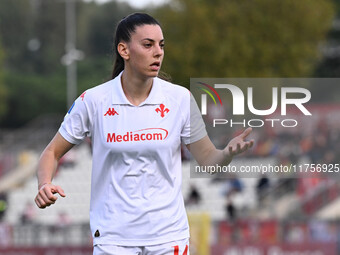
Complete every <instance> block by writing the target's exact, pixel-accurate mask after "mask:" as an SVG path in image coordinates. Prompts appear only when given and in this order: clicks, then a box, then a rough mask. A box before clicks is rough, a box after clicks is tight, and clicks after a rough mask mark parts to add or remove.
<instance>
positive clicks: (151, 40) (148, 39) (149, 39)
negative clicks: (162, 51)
mask: <svg viewBox="0 0 340 255" xmlns="http://www.w3.org/2000/svg"><path fill="white" fill-rule="evenodd" d="M144 40H147V41H150V42H155V40H153V39H151V38H144V39H142V41H144ZM159 42H164V39H162V40H160V41H159Z"/></svg>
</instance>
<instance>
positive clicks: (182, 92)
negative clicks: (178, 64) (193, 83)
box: [156, 78, 190, 101]
mask: <svg viewBox="0 0 340 255" xmlns="http://www.w3.org/2000/svg"><path fill="white" fill-rule="evenodd" d="M156 79H157V82H158V83H159V84H160V86H161V88H162V91H163V94H165V95H166V97H170V98H172V99H175V100H176V101H178V100H179V99H183V100H185V99H189V98H190V91H189V90H188V89H187V88H185V87H183V86H180V85H177V84H174V83H171V82H168V81H165V80H162V79H160V78H156Z"/></svg>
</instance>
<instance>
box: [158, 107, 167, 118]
mask: <svg viewBox="0 0 340 255" xmlns="http://www.w3.org/2000/svg"><path fill="white" fill-rule="evenodd" d="M169 111H170V110H169V109H168V108H165V105H164V104H161V105H160V106H159V107H158V108H157V109H156V112H159V113H160V114H161V117H162V118H164V116H165V114H164V113H168V112H169Z"/></svg>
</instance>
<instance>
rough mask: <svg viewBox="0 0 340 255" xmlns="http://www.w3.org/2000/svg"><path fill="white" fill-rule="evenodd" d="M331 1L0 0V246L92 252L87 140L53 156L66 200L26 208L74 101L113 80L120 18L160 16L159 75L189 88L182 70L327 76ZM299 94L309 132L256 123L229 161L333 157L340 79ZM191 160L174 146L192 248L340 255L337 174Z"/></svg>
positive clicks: (338, 61)
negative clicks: (308, 108)
mask: <svg viewBox="0 0 340 255" xmlns="http://www.w3.org/2000/svg"><path fill="white" fill-rule="evenodd" d="M339 3H340V1H338V0H323V1H319V0H299V1H295V0H283V1H272V0H254V1H236V0H210V1H208V0H200V1H198V0H172V1H171V0H170V1H169V2H167V3H166V4H164V5H156V6H152V5H146V6H144V7H143V9H136V8H133V7H131V6H130V5H129V4H128V3H125V2H121V1H119V2H116V1H107V2H104V3H101V4H99V3H97V2H93V1H80V0H78V1H71V0H0V254H11V255H15V254H25V255H26V254H32V255H33V254H37V255H43V254H55V255H57V254H62V255H67V254H77V255H81V254H92V247H91V246H92V237H91V233H90V231H89V213H88V211H89V195H90V181H91V180H90V173H91V149H90V143H89V141H85V142H84V143H82V144H81V145H79V146H77V147H76V148H75V149H74V150H72V151H71V152H69V153H68V154H66V155H65V157H64V158H63V159H62V160H61V162H60V165H59V166H58V172H57V175H56V177H55V180H54V182H55V183H57V184H59V185H61V186H62V187H63V188H64V190H65V192H66V194H67V197H66V198H63V199H59V200H58V202H57V203H56V204H55V205H54V206H52V207H50V208H47V209H45V210H38V208H37V207H36V206H35V205H34V201H33V199H34V197H35V195H36V191H37V181H36V177H35V171H36V164H37V160H38V157H39V155H40V153H41V151H42V150H43V148H44V147H45V146H46V145H47V143H48V142H49V141H50V139H51V138H52V137H53V135H54V134H55V132H56V131H57V129H58V127H59V125H60V123H61V121H62V119H63V116H64V114H65V112H66V111H67V109H68V107H69V106H70V102H72V101H73V100H74V98H75V97H77V96H78V95H80V94H81V93H82V92H83V91H84V90H86V89H87V88H90V87H92V86H95V85H97V84H100V83H102V82H104V81H106V80H108V79H109V78H110V75H111V68H112V42H113V32H114V29H115V25H116V23H117V21H119V20H120V19H121V18H122V17H124V16H125V15H127V14H129V13H131V12H134V11H147V12H148V13H150V14H152V15H153V16H155V17H156V18H158V20H159V21H160V22H161V23H162V26H163V33H164V35H165V39H166V51H165V60H164V66H163V71H165V72H167V73H168V74H170V75H171V76H172V80H173V82H174V83H178V84H181V85H183V86H186V87H189V83H190V77H265V78H266V77H288V78H289V77H309V78H314V77H323V78H337V77H340V19H339V13H340V12H339V11H340V9H339V7H340V5H339ZM309 89H310V90H311V91H312V95H317V98H314V99H315V100H314V106H313V107H316V108H315V111H316V112H317V113H318V114H317V118H316V119H315V120H314V122H313V124H312V125H313V128H310V127H307V125H310V123H309V124H305V125H306V126H302V127H301V129H300V131H297V132H293V133H284V132H277V133H272V132H269V131H268V130H266V129H263V130H262V129H258V130H254V132H253V134H252V137H253V138H254V139H255V140H256V144H255V147H254V148H253V149H252V150H251V151H250V152H248V153H247V154H246V155H243V156H240V157H239V158H238V159H237V160H235V162H234V163H235V164H259V163H263V162H276V163H281V164H290V163H296V162H308V163H313V162H314V163H315V162H317V163H327V164H338V163H339V158H340V115H339V113H340V103H339V96H340V86H333V87H331V88H329V89H328V91H325V89H324V88H323V87H322V86H320V85H319V86H311V87H309ZM329 90H331V91H329ZM263 96H264V97H266V96H267V95H266V94H264V95H263ZM306 129H308V130H309V132H305V130H306ZM232 132H234V130H230V131H229V133H230V134H232ZM188 159H189V156H188V153H187V151H186V150H185V149H184V148H183V195H184V198H185V201H186V208H187V212H188V216H189V222H190V227H191V236H192V237H191V254H192V255H195V254H198V255H209V254H211V255H219V254H223V255H262V254H263V255H266V254H268V255H288V254H289V255H292V254H294V255H302V254H303V255H307V254H308V255H333V254H334V255H335V254H340V245H339V243H340V197H339V192H340V181H339V178H336V177H337V176H335V177H334V176H331V177H329V176H328V177H327V176H313V178H277V179H271V178H266V177H265V176H258V178H228V179H226V178H222V179H219V178H217V177H218V176H217V177H215V178H190V173H189V172H190V171H189V161H188Z"/></svg>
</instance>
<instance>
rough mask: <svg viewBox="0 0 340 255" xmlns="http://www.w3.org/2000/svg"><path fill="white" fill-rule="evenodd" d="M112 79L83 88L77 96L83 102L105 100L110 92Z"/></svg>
mask: <svg viewBox="0 0 340 255" xmlns="http://www.w3.org/2000/svg"><path fill="white" fill-rule="evenodd" d="M113 83H114V81H113V80H110V81H107V82H105V83H102V84H99V85H97V86H94V87H92V88H90V89H87V90H85V91H84V92H83V93H82V94H81V95H80V97H79V98H81V99H82V100H83V101H85V102H98V101H102V100H105V99H106V98H107V97H109V95H111V93H110V92H112V86H113Z"/></svg>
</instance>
